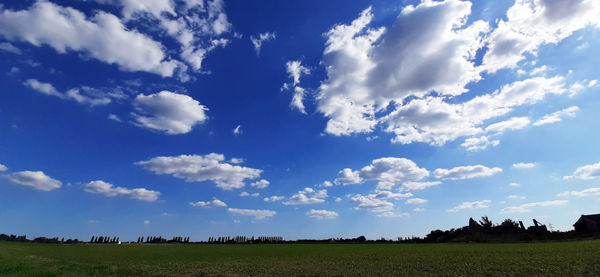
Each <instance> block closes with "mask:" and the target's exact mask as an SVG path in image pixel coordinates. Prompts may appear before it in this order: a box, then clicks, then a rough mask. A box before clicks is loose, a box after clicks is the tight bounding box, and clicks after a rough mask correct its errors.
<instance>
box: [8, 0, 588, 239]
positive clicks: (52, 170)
mask: <svg viewBox="0 0 600 277" xmlns="http://www.w3.org/2000/svg"><path fill="white" fill-rule="evenodd" d="M598 14H600V2H599V1H595V0H573V1H562V0H515V1H512V0H511V1H509V0H506V1H472V2H470V1H459V0H445V1H433V0H423V1H386V0H377V1H341V0H331V1H318V0H308V1H226V0H152V1H147V0H87V1H84V0H79V1H78V0H70V1H56V0H36V1H29V0H27V1H2V3H1V4H0V83H1V84H2V85H1V86H0V191H1V193H0V233H8V234H19V235H21V234H25V235H27V236H29V237H37V236H47V237H54V236H59V237H71V238H79V239H84V240H87V239H89V238H90V237H91V236H93V235H96V236H97V235H107V236H119V237H120V238H121V240H135V239H136V238H137V237H139V236H149V235H156V236H158V235H162V236H163V237H171V236H184V237H188V236H189V237H190V238H191V239H192V240H206V239H207V238H208V237H209V236H235V235H247V236H251V235H255V236H260V235H265V236H283V237H284V238H285V239H298V238H330V237H357V236H360V235H365V236H366V237H367V238H370V239H378V238H381V237H385V238H388V239H389V238H392V239H395V238H397V237H410V236H424V235H426V234H427V233H428V232H429V231H430V230H434V229H450V228H455V227H461V226H465V225H467V223H468V219H469V217H473V218H475V219H477V218H480V217H482V216H489V218H490V219H492V221H494V222H496V223H499V222H501V221H502V220H503V219H505V218H512V219H514V220H522V221H524V223H525V225H531V219H533V218H535V219H537V220H539V221H540V222H542V223H544V224H547V225H548V226H550V227H551V229H554V230H569V229H572V226H571V225H572V224H573V223H574V222H575V221H576V220H577V219H578V217H579V216H580V215H581V214H594V213H598V212H600V210H598V207H599V206H600V205H599V204H600V202H599V201H600V184H599V177H600V145H599V144H598V143H597V141H598V136H599V135H600V128H598V127H599V125H598V124H599V123H598V118H600V109H598V108H597V107H598V106H599V105H600V83H599V82H598V79H599V78H600V76H598V70H597V65H598V62H600V53H599V52H598V51H597V49H599V48H600V17H598V16H597V15H598Z"/></svg>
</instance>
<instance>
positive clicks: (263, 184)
mask: <svg viewBox="0 0 600 277" xmlns="http://www.w3.org/2000/svg"><path fill="white" fill-rule="evenodd" d="M269 184H271V182H269V181H267V180H265V179H261V180H259V181H256V182H254V183H252V184H250V186H251V187H255V188H257V189H264V188H266V187H268V186H269Z"/></svg>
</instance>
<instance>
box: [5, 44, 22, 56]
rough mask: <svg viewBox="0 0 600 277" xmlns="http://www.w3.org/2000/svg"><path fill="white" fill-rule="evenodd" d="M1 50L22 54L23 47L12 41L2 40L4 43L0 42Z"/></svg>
mask: <svg viewBox="0 0 600 277" xmlns="http://www.w3.org/2000/svg"><path fill="white" fill-rule="evenodd" d="M0 50H3V51H6V52H9V53H13V54H16V55H21V49H19V48H17V47H15V46H14V45H12V43H10V42H2V43H0Z"/></svg>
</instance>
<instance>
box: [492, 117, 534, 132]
mask: <svg viewBox="0 0 600 277" xmlns="http://www.w3.org/2000/svg"><path fill="white" fill-rule="evenodd" d="M530 122H531V120H529V118H528V117H513V118H511V119H509V120H505V121H501V122H497V123H494V124H490V125H488V126H487V127H486V128H485V131H486V132H495V133H503V132H504V131H506V130H519V129H523V128H525V127H527V125H529V123H530Z"/></svg>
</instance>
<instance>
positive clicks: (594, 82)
mask: <svg viewBox="0 0 600 277" xmlns="http://www.w3.org/2000/svg"><path fill="white" fill-rule="evenodd" d="M596 84H598V80H591V81H590V82H589V83H588V88H591V87H593V86H595V85H596Z"/></svg>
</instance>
